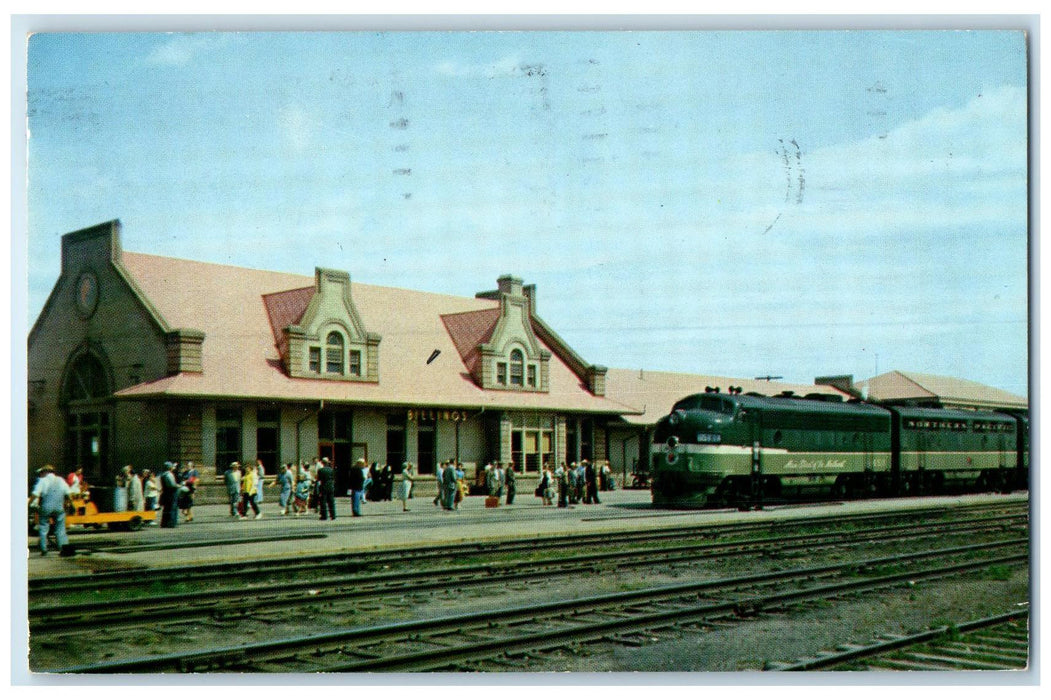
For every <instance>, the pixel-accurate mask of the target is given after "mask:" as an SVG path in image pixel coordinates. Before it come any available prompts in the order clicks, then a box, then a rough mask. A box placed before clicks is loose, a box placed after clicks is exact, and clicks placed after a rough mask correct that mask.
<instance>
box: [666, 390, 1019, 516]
mask: <svg viewBox="0 0 1051 700" xmlns="http://www.w3.org/2000/svg"><path fill="white" fill-rule="evenodd" d="M1028 452H1029V436H1028V420H1027V418H1026V417H1025V416H1022V415H1017V416H1016V415H1011V414H1007V413H998V412H992V411H970V410H960V409H946V408H922V407H905V406H882V405H875V404H870V403H866V402H861V401H853V400H852V401H846V402H844V401H842V399H840V397H836V396H829V395H822V394H808V395H807V396H805V397H797V396H792V395H781V396H773V397H768V396H762V395H760V394H744V395H742V394H741V391H740V389H735V388H733V387H731V389H730V391H729V393H722V392H719V391H718V390H717V389H716V390H712V391H708V392H706V393H703V394H693V395H691V396H687V397H685V398H683V399H681V400H680V401H678V402H677V403H676V404H675V405H674V406H673V407H672V411H671V413H670V414H669V415H667V416H665V417H664V418H662V419H661V420H660V421H658V423H657V426H656V428H655V430H654V439H653V445H652V449H651V470H650V474H651V477H652V485H651V490H652V493H653V503H654V505H656V506H665V507H705V506H716V507H722V506H736V507H738V508H742V509H747V508H750V507H753V506H760V505H761V504H762V503H764V502H773V501H782V500H799V499H812V498H822V497H831V498H837V499H847V498H864V497H871V496H896V495H898V496H900V495H920V494H927V493H941V492H949V491H985V490H999V491H1010V490H1013V489H1016V488H1017V489H1025V488H1027V487H1028V476H1029V475H1028V467H1029V454H1028Z"/></svg>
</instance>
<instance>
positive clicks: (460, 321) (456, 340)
mask: <svg viewBox="0 0 1051 700" xmlns="http://www.w3.org/2000/svg"><path fill="white" fill-rule="evenodd" d="M499 320H500V309H499V308H493V309H482V310H480V311H465V312H463V313H459V314H445V315H443V316H442V322H443V323H445V329H446V330H447V331H449V336H450V337H451V338H452V339H453V344H454V345H455V346H456V350H457V352H459V353H460V358H461V359H462V360H463V364H464V366H465V367H467V371H468V372H470V373H471V374H472V375H473V376H475V377H477V376H478V366H479V364H481V361H482V353H481V351H480V350H479V349H478V346H479V345H480V344H482V343H488V342H489V340H490V339H491V338H492V337H493V329H495V328H496V324H497V322H498V321H499Z"/></svg>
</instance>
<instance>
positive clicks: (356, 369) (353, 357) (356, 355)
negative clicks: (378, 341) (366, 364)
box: [350, 350, 361, 377]
mask: <svg viewBox="0 0 1051 700" xmlns="http://www.w3.org/2000/svg"><path fill="white" fill-rule="evenodd" d="M350 373H351V374H352V375H354V376H355V377H360V376H361V350H351V351H350Z"/></svg>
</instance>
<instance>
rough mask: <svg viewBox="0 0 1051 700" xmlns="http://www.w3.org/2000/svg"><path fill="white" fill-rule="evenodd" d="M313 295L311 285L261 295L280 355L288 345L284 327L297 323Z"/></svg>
mask: <svg viewBox="0 0 1051 700" xmlns="http://www.w3.org/2000/svg"><path fill="white" fill-rule="evenodd" d="M313 297H314V288H313V287H302V288H300V289H290V290H288V291H287V292H276V293H274V294H264V295H263V304H264V305H266V313H267V316H269V318H270V330H271V332H272V333H273V334H274V343H275V345H277V350H278V352H279V353H280V354H281V355H282V356H283V355H284V354H285V351H286V350H287V348H286V347H285V346H286V345H288V340H287V338H286V337H285V333H284V330H285V328H287V327H288V326H291V325H294V324H297V323H299V320H300V319H301V318H303V312H304V311H306V310H307V305H308V304H309V303H310V300H311V299H312V298H313Z"/></svg>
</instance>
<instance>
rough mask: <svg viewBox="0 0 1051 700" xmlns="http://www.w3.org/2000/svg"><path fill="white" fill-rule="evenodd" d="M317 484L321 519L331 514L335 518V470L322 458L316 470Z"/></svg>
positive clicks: (325, 518) (327, 517)
mask: <svg viewBox="0 0 1051 700" xmlns="http://www.w3.org/2000/svg"><path fill="white" fill-rule="evenodd" d="M317 484H318V494H317V495H318V510H319V511H321V520H328V519H329V515H330V514H331V516H332V519H333V520H335V519H336V472H335V471H334V470H333V469H332V465H330V464H329V463H328V460H327V459H325V460H322V462H321V466H320V467H318V470H317Z"/></svg>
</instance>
